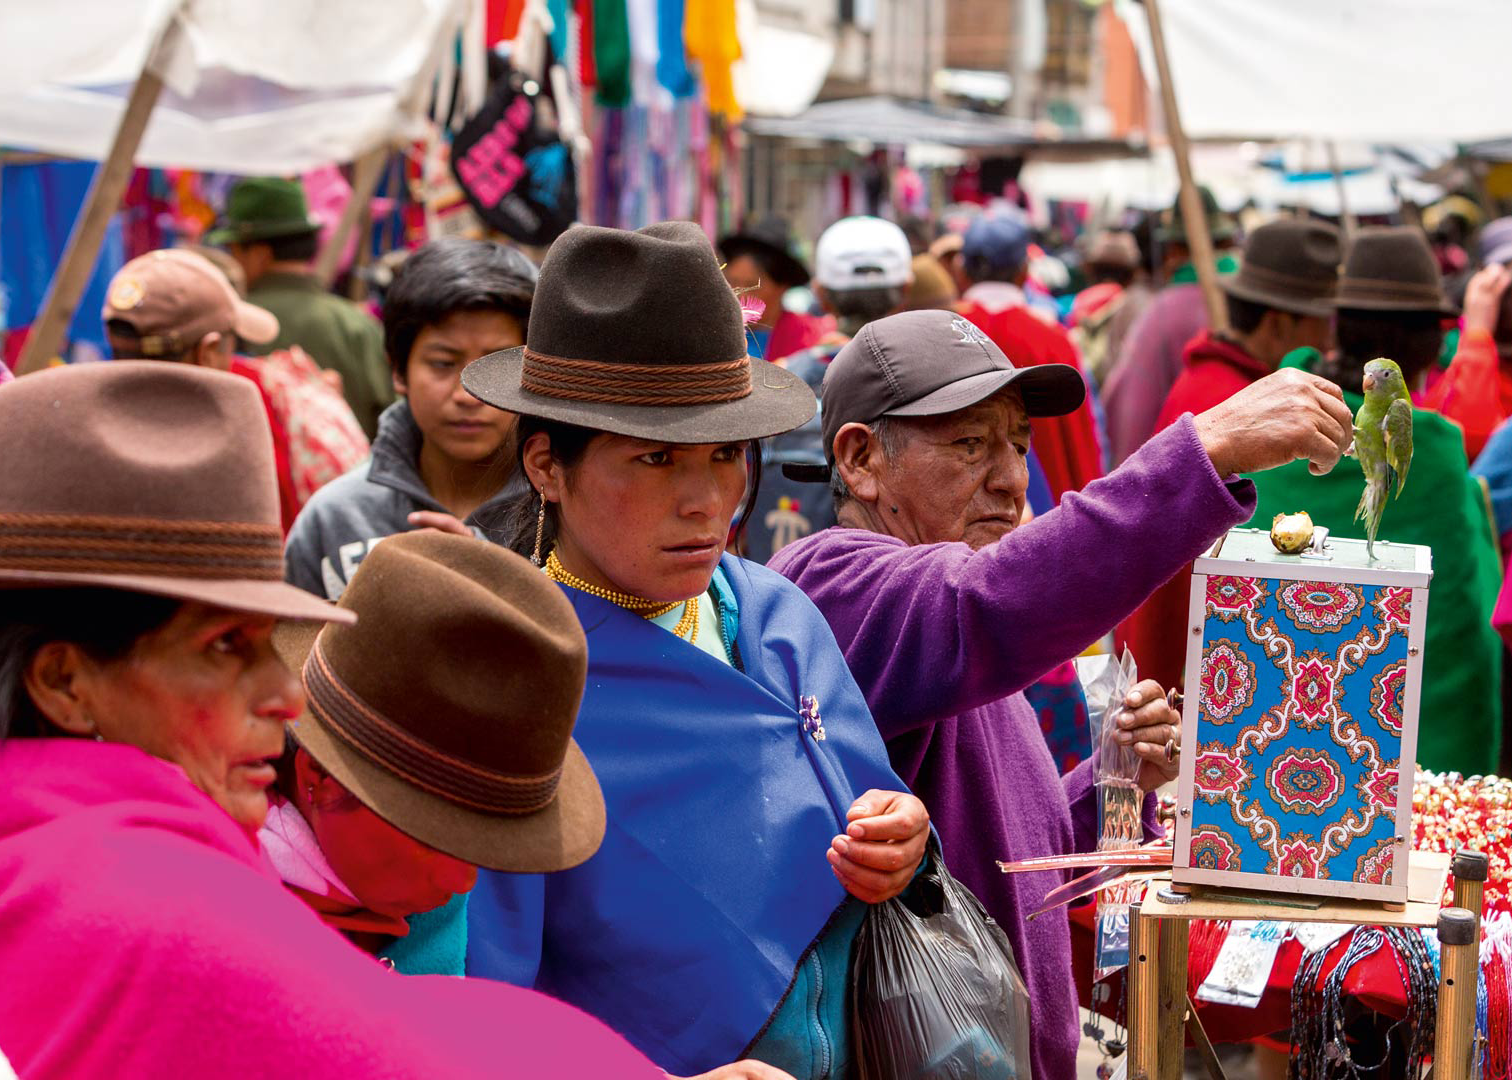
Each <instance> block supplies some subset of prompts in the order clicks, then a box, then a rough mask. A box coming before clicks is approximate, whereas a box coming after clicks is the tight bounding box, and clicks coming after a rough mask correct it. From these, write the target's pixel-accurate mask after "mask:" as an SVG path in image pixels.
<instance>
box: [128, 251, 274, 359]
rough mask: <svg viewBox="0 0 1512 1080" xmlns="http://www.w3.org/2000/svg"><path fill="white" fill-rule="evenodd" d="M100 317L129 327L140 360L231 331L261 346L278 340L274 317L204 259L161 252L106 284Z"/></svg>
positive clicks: (133, 263) (132, 264)
mask: <svg viewBox="0 0 1512 1080" xmlns="http://www.w3.org/2000/svg"><path fill="white" fill-rule="evenodd" d="M100 317H101V318H102V319H104V320H105V322H107V323H109V322H110V321H112V320H114V319H119V320H121V321H122V322H125V323H128V324H129V325H130V326H131V328H132V329H133V330H135V331H136V334H137V337H138V338H139V339H140V348H139V350H138V351H139V352H140V354H141V356H142V357H144V358H148V359H150V358H152V357H156V356H171V355H173V354H175V353H179V352H182V351H183V350H185V349H188V348H191V347H193V346H194V345H196V344H198V343H199V341H200V339H201V338H203V337H204V336H205V335H206V334H210V333H217V332H218V333H226V332H227V331H232V332H234V333H235V334H236V336H237V337H239V338H241V339H242V340H243V341H249V342H252V343H253V344H256V345H266V344H267V343H268V342H270V341H272V340H273V339H274V338H276V337H277V336H278V318H277V317H276V316H275V315H274V314H273V313H272V312H271V311H266V310H264V309H263V308H260V307H257V306H256V305H255V304H249V303H247V302H246V301H245V300H243V299H241V298H240V297H239V296H237V295H236V290H235V289H233V288H232V287H231V283H230V282H229V281H227V280H226V275H225V274H222V273H221V272H220V270H219V268H217V267H216V265H215V264H214V263H212V262H211V261H210V260H209V259H207V258H205V257H204V256H203V255H196V254H195V253H194V252H192V251H181V250H178V249H176V248H165V249H164V250H162V251H149V252H148V253H147V254H146V255H142V256H139V257H137V258H135V259H132V260H131V261H130V262H129V263H127V264H126V265H125V266H123V267H121V269H120V271H119V272H118V273H117V274H116V276H115V277H114V278H112V279H111V281H110V288H109V289H107V290H106V292H105V309H104V311H102V312H101V314H100Z"/></svg>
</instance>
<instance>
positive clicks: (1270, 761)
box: [1188, 576, 1412, 885]
mask: <svg viewBox="0 0 1512 1080" xmlns="http://www.w3.org/2000/svg"><path fill="white" fill-rule="evenodd" d="M1411 603H1412V590H1411V589H1407V588H1393V587H1389V586H1376V585H1343V584H1335V583H1332V582H1317V581H1284V580H1282V581H1278V580H1269V579H1264V578H1247V577H1219V576H1213V577H1209V578H1208V585H1207V616H1206V626H1205V630H1204V635H1203V649H1202V675H1201V680H1200V687H1199V694H1200V697H1199V705H1200V708H1199V716H1198V723H1197V731H1196V733H1195V735H1196V737H1195V738H1193V739H1191V741H1190V742H1189V743H1188V745H1189V746H1191V747H1193V748H1194V749H1195V750H1196V754H1197V759H1196V783H1195V788H1194V794H1195V798H1194V800H1193V801H1194V805H1193V807H1192V847H1191V863H1192V865H1193V866H1197V867H1202V868H1204V869H1210V870H1228V871H1237V872H1242V873H1250V874H1267V875H1273V876H1274V875H1281V876H1286V877H1299V878H1328V879H1331V880H1342V881H1356V882H1366V883H1370V884H1380V885H1389V884H1391V880H1392V879H1391V871H1392V856H1393V854H1394V852H1395V847H1394V842H1395V837H1396V802H1397V769H1398V763H1399V760H1400V758H1401V745H1402V702H1403V701H1404V700H1405V697H1406V694H1405V690H1406V680H1407V629H1408V618H1409V613H1410V610H1411Z"/></svg>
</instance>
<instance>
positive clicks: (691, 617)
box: [545, 551, 698, 643]
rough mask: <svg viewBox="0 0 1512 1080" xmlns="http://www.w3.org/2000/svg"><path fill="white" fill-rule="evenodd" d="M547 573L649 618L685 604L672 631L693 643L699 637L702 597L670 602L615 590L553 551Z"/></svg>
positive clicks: (591, 594)
mask: <svg viewBox="0 0 1512 1080" xmlns="http://www.w3.org/2000/svg"><path fill="white" fill-rule="evenodd" d="M545 569H546V576H547V577H549V578H550V579H551V580H552V581H557V582H561V583H562V584H563V585H568V586H571V587H572V588H574V589H577V590H579V591H581V592H585V593H588V594H589V595H590V596H597V597H598V598H599V599H600V600H607V601H609V602H610V603H611V604H618V605H619V606H620V607H622V608H624V609H625V610H626V611H633V612H635V613H636V614H637V615H639V616H641V617H642V618H645V619H657V618H660V617H661V616H663V615H665V614H667V612H669V611H671V610H672V609H673V608H675V607H677V605H678V604H681V605H682V606H683V613H682V618H680V619H678V620H677V625H676V626H674V627H673V628H672V632H673V633H674V634H676V635H677V636H678V637H680V638H682V639H683V640H684V641H687V642H689V643H691V642H694V641H697V640H698V597H696V596H693V597H690V598H688V599H687V600H674V601H672V602H671V603H670V604H668V603H664V602H662V601H660V600H643V599H641V598H640V597H639V596H631V595H630V594H629V593H622V592H615V591H614V590H613V589H605V588H602V587H600V586H598V585H594V584H591V583H589V582H587V581H584V580H583V579H582V578H580V577H578V576H577V575H576V574H574V573H572V571H570V570H568V569H567V568H566V567H565V566H563V565H562V561H561V560H560V559H558V558H557V556H556V552H555V551H553V552H552V553H551V554H550V555H548V556H546V567H545Z"/></svg>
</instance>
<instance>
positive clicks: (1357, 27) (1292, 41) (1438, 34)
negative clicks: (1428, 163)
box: [1117, 0, 1512, 142]
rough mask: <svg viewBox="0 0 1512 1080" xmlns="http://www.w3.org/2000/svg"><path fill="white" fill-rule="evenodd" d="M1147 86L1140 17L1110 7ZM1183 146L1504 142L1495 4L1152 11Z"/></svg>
mask: <svg viewBox="0 0 1512 1080" xmlns="http://www.w3.org/2000/svg"><path fill="white" fill-rule="evenodd" d="M1117 11H1118V14H1119V15H1120V16H1121V17H1122V18H1123V20H1124V22H1125V23H1126V24H1127V25H1128V27H1129V31H1130V35H1131V36H1132V37H1133V39H1134V41H1135V44H1136V46H1137V47H1138V49H1139V53H1140V63H1141V66H1142V67H1143V68H1144V71H1145V77H1146V78H1147V79H1148V80H1149V81H1150V83H1151V85H1155V84H1156V83H1158V81H1159V79H1158V77H1157V75H1156V74H1155V62H1154V57H1153V53H1152V50H1151V47H1150V34H1149V25H1148V21H1147V18H1146V13H1145V10H1144V8H1143V7H1142V6H1141V5H1140V4H1138V3H1136V2H1135V0H1117ZM1160 15H1161V21H1162V23H1163V25H1164V29H1165V40H1166V49H1167V52H1168V53H1169V55H1170V63H1171V68H1172V71H1173V72H1174V77H1175V84H1176V95H1177V103H1178V105H1179V107H1180V111H1181V121H1182V125H1183V126H1184V127H1185V129H1186V133H1187V135H1188V136H1189V137H1190V138H1194V139H1207V138H1234V139H1277V138H1291V137H1297V136H1310V137H1313V138H1321V139H1357V140H1361V141H1365V142H1411V141H1419V140H1450V141H1453V142H1469V141H1472V140H1476V139H1489V138H1494V137H1497V136H1502V135H1506V134H1508V132H1509V131H1512V114H1509V113H1508V111H1507V106H1506V103H1507V101H1508V100H1509V99H1512V64H1509V63H1508V62H1507V56H1506V46H1507V42H1508V41H1512V4H1508V3H1506V2H1505V0H1432V2H1430V3H1424V2H1423V0H1265V2H1264V3H1256V2H1255V0H1160Z"/></svg>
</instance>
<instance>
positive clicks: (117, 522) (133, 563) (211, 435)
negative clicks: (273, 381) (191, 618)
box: [0, 361, 355, 621]
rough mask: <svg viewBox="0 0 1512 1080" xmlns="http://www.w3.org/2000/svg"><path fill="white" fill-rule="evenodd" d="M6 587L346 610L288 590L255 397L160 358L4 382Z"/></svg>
mask: <svg viewBox="0 0 1512 1080" xmlns="http://www.w3.org/2000/svg"><path fill="white" fill-rule="evenodd" d="M0 431H3V432H5V442H6V446H7V448H8V451H9V456H8V459H7V461H6V463H5V467H4V468H0V588H27V587H33V588H35V587H47V586H56V585H89V586H96V587H104V588H114V589H126V590H128V591H132V592H143V593H153V594H156V595H159V596H169V597H176V598H178V599H181V600H195V601H199V602H200V603H204V604H210V605H213V606H215V607H223V608H229V609H230V610H233V611H249V612H255V613H257V614H262V615H274V616H277V617H279V618H283V619H318V620H326V619H334V620H337V621H351V620H352V619H353V618H355V616H353V615H351V614H350V613H348V612H345V611H338V610H337V609H335V608H333V607H332V606H331V605H330V604H328V603H326V602H325V601H324V600H321V599H319V598H318V597H315V596H311V595H310V594H309V593H307V592H304V591H303V590H301V589H296V588H295V587H294V586H292V585H286V584H284V580H283V577H284V560H283V534H282V532H281V530H280V529H279V515H278V481H277V477H276V473H275V472H274V465H273V439H272V437H271V435H270V434H269V432H268V418H267V414H266V413H265V411H264V409H263V404H262V400H261V398H260V397H259V396H258V393H257V388H256V387H255V386H253V385H252V383H251V382H250V381H249V380H247V379H243V378H241V377H239V376H236V375H228V374H225V373H224V372H219V371H211V370H209V369H206V368H201V367H192V366H188V365H184V364H167V363H162V362H158V361H113V362H111V363H97V364H82V365H79V366H77V367H62V368H54V369H52V370H49V371H43V372H39V373H37V374H35V375H28V376H26V377H25V378H21V379H17V380H16V381H15V382H12V383H7V384H6V385H5V386H4V387H3V388H0Z"/></svg>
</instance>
